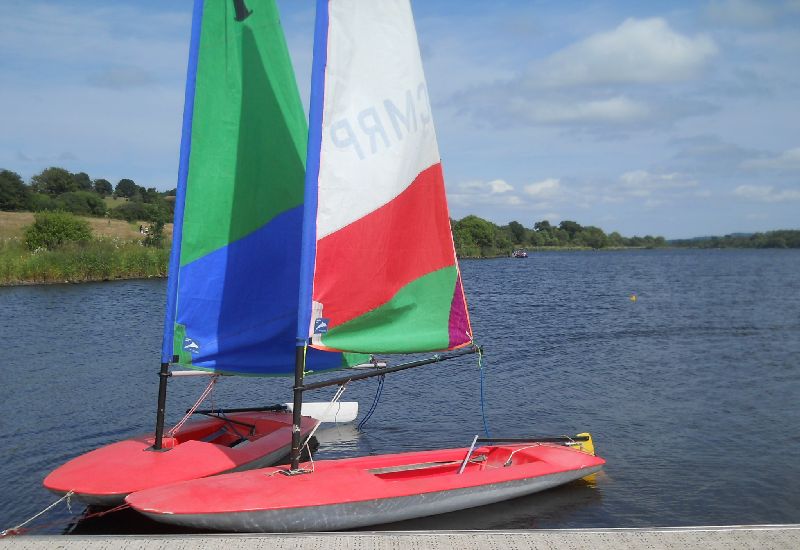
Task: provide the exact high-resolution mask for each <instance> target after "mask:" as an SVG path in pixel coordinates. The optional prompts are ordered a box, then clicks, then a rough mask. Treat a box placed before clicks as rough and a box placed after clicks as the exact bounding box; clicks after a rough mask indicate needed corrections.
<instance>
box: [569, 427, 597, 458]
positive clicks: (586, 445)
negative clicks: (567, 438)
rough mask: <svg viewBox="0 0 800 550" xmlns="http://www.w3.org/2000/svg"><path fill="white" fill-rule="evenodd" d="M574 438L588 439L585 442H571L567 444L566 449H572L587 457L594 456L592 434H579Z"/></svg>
mask: <svg viewBox="0 0 800 550" xmlns="http://www.w3.org/2000/svg"><path fill="white" fill-rule="evenodd" d="M575 437H588V438H589V439H587V440H586V441H573V442H572V443H567V446H568V447H572V448H573V449H577V450H579V451H581V452H583V453H586V454H588V455H592V456H595V454H594V441H592V434H590V433H589V432H583V433H579V434H578V435H576V436H575Z"/></svg>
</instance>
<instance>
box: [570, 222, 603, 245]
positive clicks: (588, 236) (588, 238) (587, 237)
mask: <svg viewBox="0 0 800 550" xmlns="http://www.w3.org/2000/svg"><path fill="white" fill-rule="evenodd" d="M575 240H577V241H579V242H580V243H581V244H583V245H584V246H589V247H592V248H604V247H605V246H607V245H608V237H607V236H606V234H605V232H604V231H603V230H602V229H600V228H599V227H594V226H591V225H588V226H586V227H584V228H582V229H581V231H580V233H578V234H577V235H576V239H575Z"/></svg>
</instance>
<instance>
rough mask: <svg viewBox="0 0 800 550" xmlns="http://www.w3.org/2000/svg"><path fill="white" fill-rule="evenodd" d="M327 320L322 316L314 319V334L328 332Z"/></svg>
mask: <svg viewBox="0 0 800 550" xmlns="http://www.w3.org/2000/svg"><path fill="white" fill-rule="evenodd" d="M328 321H329V319H325V318H324V317H319V318H317V319H314V334H325V333H326V332H328Z"/></svg>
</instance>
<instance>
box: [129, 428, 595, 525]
mask: <svg viewBox="0 0 800 550" xmlns="http://www.w3.org/2000/svg"><path fill="white" fill-rule="evenodd" d="M466 453H467V449H446V450H438V451H424V452H414V453H403V454H396V455H383V456H369V457H361V458H351V459H344V460H328V461H319V462H316V463H315V465H314V472H313V473H310V474H304V475H296V476H285V475H281V474H280V473H279V472H281V471H282V470H283V469H282V468H264V469H260V470H252V471H249V472H241V473H235V474H228V475H223V476H217V477H214V478H208V479H202V480H195V481H189V482H185V483H177V484H174V485H169V486H166V487H159V488H157V489H151V490H147V491H142V492H137V493H134V494H131V495H130V496H129V497H128V498H127V499H126V502H128V503H129V504H130V505H131V506H132V507H133V508H134V509H136V510H137V511H139V512H142V513H144V514H145V515H147V516H149V517H151V518H153V519H156V520H158V521H164V522H168V523H177V524H180V525H188V526H195V527H204V528H211V529H223V530H232V531H253V530H263V531H305V530H329V529H346V528H350V527H358V526H364V525H373V524H376V523H383V522H386V521H397V520H400V519H408V518H410V517H419V516H422V515H433V514H436V513H444V512H449V511H453V510H459V509H464V508H469V507H472V506H480V505H482V504H488V503H491V502H499V501H501V500H506V499H508V498H515V497H517V496H521V495H524V494H530V493H532V492H536V491H540V490H544V489H547V488H550V487H553V486H556V485H560V484H562V483H566V482H569V481H572V480H574V479H579V478H581V477H583V476H585V475H588V474H591V473H594V472H596V471H598V470H599V469H600V468H601V467H602V465H603V464H604V463H605V461H604V460H603V459H602V458H599V457H595V456H592V455H589V454H586V453H583V452H581V451H578V450H574V449H570V448H567V447H563V446H557V445H549V444H535V445H527V446H526V445H516V446H489V447H482V448H479V449H476V450H475V452H474V453H473V455H472V457H473V459H472V460H471V461H470V463H469V464H468V465H467V467H466V469H465V471H464V473H463V474H458V469H459V467H460V462H461V460H463V459H464V457H465V456H466Z"/></svg>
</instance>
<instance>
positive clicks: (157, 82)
mask: <svg viewBox="0 0 800 550" xmlns="http://www.w3.org/2000/svg"><path fill="white" fill-rule="evenodd" d="M278 5H279V8H280V10H281V14H282V19H283V23H284V27H285V32H286V35H287V40H288V43H289V48H290V52H291V54H292V59H293V62H294V65H295V69H296V72H297V78H298V83H299V86H300V90H301V95H302V96H303V100H304V102H306V103H307V95H308V86H309V72H310V66H311V47H312V29H313V21H314V9H313V2H312V1H311V0H285V1H279V2H278ZM414 11H415V17H416V22H417V31H418V33H419V37H420V44H421V49H422V54H423V63H424V65H425V70H426V74H427V78H428V87H429V92H430V97H431V101H432V103H433V114H434V119H435V122H436V128H437V133H438V136H439V146H440V150H441V154H442V159H443V163H444V169H445V178H446V180H447V188H448V196H449V198H450V209H451V213H452V216H453V217H456V218H460V217H463V216H465V215H467V214H477V215H479V216H481V217H484V218H487V219H490V220H492V221H494V222H496V223H499V224H504V223H507V222H509V221H511V220H518V221H520V222H521V223H523V224H524V225H526V226H528V227H530V226H532V225H533V223H534V222H535V221H538V220H541V219H549V220H550V221H551V222H554V223H557V222H558V221H560V220H563V219H570V220H575V221H578V222H579V223H581V224H584V225H597V226H599V227H602V228H603V229H604V230H606V231H608V232H610V231H615V230H616V231H620V232H621V233H622V234H624V235H633V234H639V235H644V234H653V235H664V236H665V237H667V238H678V237H691V236H696V235H707V234H724V233H730V232H735V231H763V230H769V229H778V228H795V229H796V228H800V70H798V67H800V61H798V59H800V0H786V1H783V0H781V1H778V0H776V1H749V0H711V1H707V2H702V1H686V2H536V1H497V2H485V1H482V2H469V1H466V0H458V1H441V2H435V1H425V2H420V1H418V2H416V3H414ZM190 12H191V2H190V1H188V0H181V1H177V0H176V1H172V2H156V1H130V2H123V1H118V2H113V3H111V2H97V1H80V2H78V1H38V0H26V1H15V0H11V1H8V0H7V1H4V2H2V3H1V4H0V20H2V21H3V23H4V25H3V27H4V28H3V32H2V33H0V121H1V122H0V123H1V124H2V129H3V132H2V133H0V168H6V169H10V170H14V171H16V172H19V173H20V174H21V175H22V176H23V177H25V178H28V177H30V176H31V175H33V174H35V173H36V172H38V171H40V170H42V169H43V168H45V167H47V166H52V165H56V166H64V167H65V168H68V169H70V170H74V171H80V170H82V171H86V172H88V173H89V174H90V176H92V177H93V178H99V177H103V178H106V179H109V180H111V181H112V182H116V181H118V180H119V179H120V178H123V177H130V178H132V179H134V180H135V181H136V182H137V183H139V184H140V185H144V186H155V187H157V188H159V189H168V188H172V187H174V186H175V179H176V173H177V159H178V146H179V141H180V124H181V113H182V105H183V88H184V82H183V81H184V77H185V70H186V56H187V51H188V38H189V31H190V19H191V13H190Z"/></svg>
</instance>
